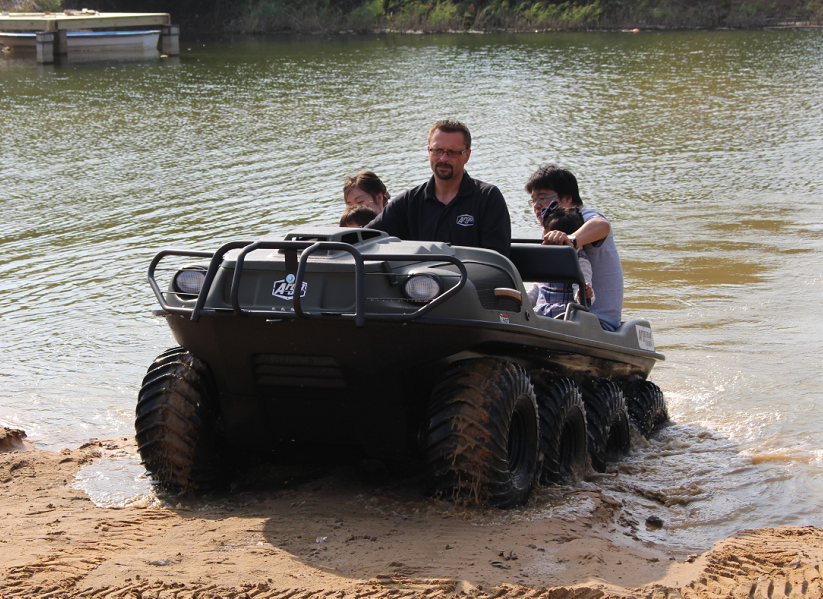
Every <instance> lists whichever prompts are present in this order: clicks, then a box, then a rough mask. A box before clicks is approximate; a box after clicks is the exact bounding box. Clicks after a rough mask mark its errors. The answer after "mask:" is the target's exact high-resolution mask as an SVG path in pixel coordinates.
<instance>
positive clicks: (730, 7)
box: [229, 0, 823, 32]
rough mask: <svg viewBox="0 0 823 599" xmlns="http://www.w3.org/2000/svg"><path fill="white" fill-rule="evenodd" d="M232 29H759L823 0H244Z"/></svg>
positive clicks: (814, 16)
mask: <svg viewBox="0 0 823 599" xmlns="http://www.w3.org/2000/svg"><path fill="white" fill-rule="evenodd" d="M246 1H247V4H246V5H245V6H244V7H243V9H242V11H240V12H239V14H238V15H237V16H236V18H234V19H232V20H231V22H230V24H229V29H232V30H235V31H246V32H251V31H284V30H293V31H318V30H356V31H363V30H375V29H384V30H385V29H389V30H397V31H408V30H418V31H431V32H437V31H466V30H483V31H488V30H521V31H527V30H535V29H536V30H555V29H571V30H575V29H577V30H581V29H619V28H634V27H639V28H716V27H740V28H746V27H763V26H768V25H775V24H777V23H781V22H787V21H788V22H798V21H804V22H812V23H820V22H821V21H823V0H748V1H735V0H697V1H696V2H684V1H682V0H622V1H621V0H559V1H558V0H555V1H551V0H532V1H525V2H524V1H517V0H360V1H359V2H358V1H356V0H303V1H302V2H294V1H292V0H246Z"/></svg>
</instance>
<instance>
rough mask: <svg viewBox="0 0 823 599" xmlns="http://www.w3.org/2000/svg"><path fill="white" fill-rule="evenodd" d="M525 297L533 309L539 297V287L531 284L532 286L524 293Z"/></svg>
mask: <svg viewBox="0 0 823 599" xmlns="http://www.w3.org/2000/svg"><path fill="white" fill-rule="evenodd" d="M526 295H527V296H528V298H529V303H530V304H531V305H532V308H534V305H535V304H536V303H537V297H538V296H539V295H540V287H539V285H538V284H537V283H532V286H531V287H530V288H529V290H528V291H527V292H526Z"/></svg>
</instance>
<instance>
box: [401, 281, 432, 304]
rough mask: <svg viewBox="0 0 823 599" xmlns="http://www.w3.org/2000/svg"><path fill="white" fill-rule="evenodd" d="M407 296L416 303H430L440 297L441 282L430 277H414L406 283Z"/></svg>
mask: <svg viewBox="0 0 823 599" xmlns="http://www.w3.org/2000/svg"><path fill="white" fill-rule="evenodd" d="M405 290H406V295H408V296H409V297H410V298H411V299H413V300H414V301H416V302H428V301H431V300H433V299H434V298H436V297H437V296H438V295H440V281H438V280H437V279H436V278H434V277H432V276H430V275H414V276H412V277H409V280H408V281H406V286H405Z"/></svg>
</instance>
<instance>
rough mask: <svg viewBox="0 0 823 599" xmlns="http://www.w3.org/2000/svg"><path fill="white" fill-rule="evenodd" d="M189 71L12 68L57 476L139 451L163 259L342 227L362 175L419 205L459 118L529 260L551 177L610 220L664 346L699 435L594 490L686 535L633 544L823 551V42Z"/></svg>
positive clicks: (301, 60) (106, 66) (1, 105)
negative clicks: (82, 453)
mask: <svg viewBox="0 0 823 599" xmlns="http://www.w3.org/2000/svg"><path fill="white" fill-rule="evenodd" d="M181 49H182V56H181V57H180V59H179V60H173V61H168V60H157V59H152V60H147V61H137V62H114V61H111V62H105V63H84V64H76V65H72V64H70V65H68V66H63V67H37V66H35V65H34V64H33V63H32V62H30V61H26V60H17V59H13V58H9V57H3V58H0V115H2V120H0V132H2V136H0V139H2V160H0V208H1V209H2V212H3V218H2V220H0V235H1V236H2V252H0V272H1V273H2V274H1V275H0V318H2V347H3V352H2V355H3V360H2V365H0V382H2V391H0V422H2V423H3V424H6V425H10V426H14V427H19V428H23V429H25V430H26V431H27V432H28V434H29V438H30V440H32V441H34V442H35V444H36V445H38V446H40V447H44V448H49V449H59V448H62V447H66V446H77V445H79V444H81V443H82V442H84V441H86V440H87V439H88V438H90V437H108V436H115V435H125V434H130V433H131V431H132V418H133V410H134V403H135V397H136V392H137V388H138V385H139V383H140V380H141V378H142V376H143V374H144V372H145V368H146V367H147V365H148V364H149V363H150V362H151V360H152V359H153V357H154V356H155V355H157V354H158V353H160V352H161V351H162V350H164V349H165V348H167V347H169V346H171V345H173V340H172V338H171V335H170V334H169V333H168V331H167V329H166V328H165V324H164V323H163V322H158V321H156V320H153V319H152V318H151V316H150V311H151V310H152V309H153V308H154V307H155V306H154V303H155V300H154V298H153V295H152V294H151V292H150V289H149V287H148V284H147V283H146V281H145V273H146V268H147V266H148V263H149V261H150V259H151V257H152V256H153V255H154V253H155V252H156V251H157V250H159V249H161V248H164V247H189V248H195V249H205V250H208V249H214V248H216V247H217V246H218V245H219V244H220V243H221V242H223V241H226V240H229V239H232V238H246V239H247V238H253V237H258V236H262V235H267V234H282V233H285V232H287V231H288V230H289V229H290V228H292V227H293V226H295V225H300V224H305V223H318V224H333V223H336V222H337V220H338V218H339V215H340V212H341V208H342V199H341V193H340V190H341V187H342V181H343V178H344V177H345V175H347V174H351V173H353V172H356V171H357V170H359V169H361V168H370V169H373V170H375V171H376V172H377V173H378V174H380V175H381V177H383V179H384V181H385V182H386V183H387V184H388V186H389V189H390V191H391V192H392V193H397V192H398V191H401V190H403V189H406V188H409V187H411V186H413V185H416V184H418V183H420V182H422V181H424V180H425V179H426V178H427V177H428V176H429V170H428V166H427V161H426V155H425V134H426V131H427V129H428V127H429V126H430V124H431V123H432V122H434V121H435V120H437V119H439V118H443V117H446V116H456V117H458V118H460V119H461V120H464V121H465V122H466V123H467V124H468V125H469V126H470V128H471V129H472V133H473V136H474V144H473V147H474V150H473V153H472V159H471V162H470V163H469V165H468V167H469V171H470V172H471V173H472V175H474V176H476V177H478V178H480V179H483V180H486V181H489V182H493V183H496V184H497V185H498V186H499V187H500V188H501V190H502V191H503V193H504V195H505V196H506V198H507V201H508V203H509V208H510V211H511V213H512V219H513V225H514V231H515V234H516V235H527V234H529V233H532V232H534V228H533V223H532V222H531V216H530V212H529V210H528V208H527V205H526V202H525V198H526V196H525V194H524V192H523V183H524V181H525V179H526V178H527V177H528V175H529V174H530V173H531V172H532V171H533V170H534V168H535V167H536V166H537V165H538V164H540V163H544V162H548V161H555V162H560V163H563V164H565V165H568V166H571V167H573V168H574V169H575V170H576V171H577V173H578V175H579V178H580V181H581V188H582V194H583V197H584V200H585V202H586V204H587V205H589V206H592V207H595V208H598V209H600V210H602V211H603V212H605V213H606V214H607V215H608V216H609V217H611V219H612V222H613V226H614V229H615V235H616V239H617V242H618V246H619V248H620V251H621V256H622V258H623V262H624V268H625V271H626V282H627V295H626V305H625V310H624V313H625V314H626V315H628V316H643V317H646V318H648V319H649V320H651V321H652V323H653V326H654V329H655V338H656V341H657V344H658V346H659V349H660V350H661V351H662V352H663V353H665V354H666V355H667V358H668V359H667V361H666V362H665V363H662V364H660V365H658V366H657V367H656V369H655V371H654V372H653V376H652V378H653V380H654V381H655V382H657V383H658V384H659V385H660V386H661V387H662V388H663V390H664V392H665V394H666V397H667V400H668V403H669V406H670V412H671V415H672V417H673V420H674V421H675V423H676V424H675V426H673V427H671V428H669V429H667V430H665V431H664V432H662V433H661V434H660V435H659V436H658V437H657V438H655V439H653V440H652V441H651V442H650V444H649V446H648V447H639V448H638V449H637V450H636V451H635V453H634V454H633V455H632V456H631V457H629V458H628V459H626V460H624V462H622V463H621V465H620V468H619V469H620V470H621V472H620V473H619V474H617V475H604V476H602V477H599V478H598V480H597V481H596V482H595V484H598V485H601V486H604V487H606V488H608V489H610V491H611V492H612V493H614V494H618V495H620V494H622V495H623V496H624V497H626V498H627V501H629V502H630V505H631V506H632V509H634V511H635V512H636V513H637V515H638V518H641V521H642V517H643V516H644V515H648V514H656V515H659V516H660V517H662V518H663V520H664V521H665V522H666V523H667V525H666V527H665V528H664V529H663V530H658V531H643V530H640V531H639V532H638V534H639V535H640V536H641V537H643V538H646V537H648V538H649V539H650V540H665V541H667V542H669V543H672V544H680V545H682V546H683V547H685V548H690V547H706V546H707V545H708V544H709V543H711V542H712V541H714V540H716V539H719V538H722V537H724V536H726V535H727V534H730V533H731V532H734V531H736V530H739V529H741V528H746V527H752V526H766V525H778V524H816V525H823V521H822V520H823V518H821V516H820V514H821V511H823V510H822V508H823V475H822V474H821V468H822V467H823V415H821V409H823V374H822V373H821V371H822V369H821V361H822V360H821V355H822V354H823V319H821V316H823V309H822V308H821V299H822V298H823V294H821V291H823V282H821V281H823V266H821V265H823V127H821V126H820V123H821V122H823V91H821V90H823V58H821V57H823V32H821V31H763V32H733V31H722V32H668V33H643V34H639V35H633V34H625V33H585V34H571V33H570V34H545V35H544V34H535V35H476V36H473V35H452V36H384V35H381V36H362V37H361V36H358V37H355V36H349V37H345V36H342V37H337V36H334V37H327V36H311V37H306V38H289V39H268V40H261V39H237V40H228V41H215V40H211V39H199V40H198V39H189V40H186V39H185V38H184V40H183V42H182V43H181ZM118 468H119V466H118V467H116V468H115V470H117V469H118ZM126 476H131V474H127V475H126ZM89 478H93V475H89ZM104 487H105V485H104ZM644 535H645V537H644Z"/></svg>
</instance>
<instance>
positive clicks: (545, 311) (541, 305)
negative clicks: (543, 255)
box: [529, 202, 594, 318]
mask: <svg viewBox="0 0 823 599" xmlns="http://www.w3.org/2000/svg"><path fill="white" fill-rule="evenodd" d="M541 220H542V221H543V229H544V230H545V231H563V232H564V233H567V234H569V235H571V234H572V233H574V232H575V231H577V230H578V229H579V228H580V227H582V226H583V215H582V214H581V213H580V209H579V208H576V207H574V208H558V207H557V204H556V203H555V202H552V204H551V205H549V206H548V207H546V208H543V213H542V215H541ZM577 260H578V261H579V262H580V270H582V271H583V278H584V279H585V281H586V297H587V298H589V299H591V301H592V303H594V291H593V290H592V286H591V281H592V265H591V263H590V262H589V258H588V256H586V252H584V251H583V248H582V247H581V248H579V249H578V250H577ZM577 287H578V286H577V285H575V284H574V283H534V284H533V285H532V288H531V289H529V301H530V302H531V305H532V307H533V308H534V311H535V313H537V314H540V315H542V316H548V317H549V318H556V317H557V316H560V315H562V314H565V313H566V306H568V305H569V304H570V303H572V302H577V301H579V290H578V289H577Z"/></svg>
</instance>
